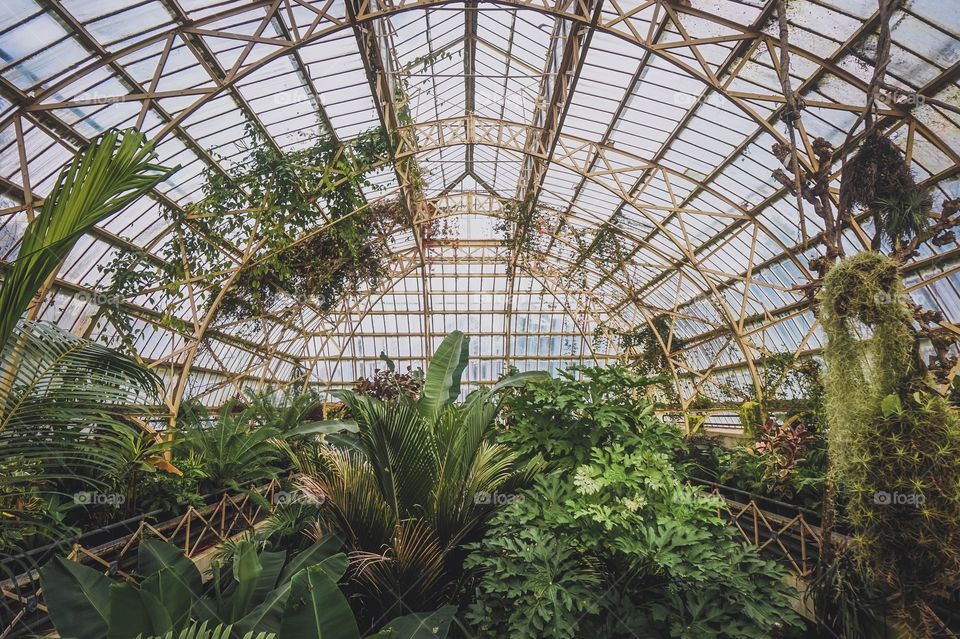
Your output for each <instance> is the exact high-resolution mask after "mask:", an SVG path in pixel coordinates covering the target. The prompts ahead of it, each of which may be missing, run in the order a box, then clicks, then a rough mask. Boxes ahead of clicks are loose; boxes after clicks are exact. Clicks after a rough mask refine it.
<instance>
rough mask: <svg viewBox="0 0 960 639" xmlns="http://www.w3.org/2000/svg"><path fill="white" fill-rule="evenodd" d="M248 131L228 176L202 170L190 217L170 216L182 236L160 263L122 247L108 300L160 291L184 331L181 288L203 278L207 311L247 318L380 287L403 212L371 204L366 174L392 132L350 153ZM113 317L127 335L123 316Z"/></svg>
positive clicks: (165, 248)
mask: <svg viewBox="0 0 960 639" xmlns="http://www.w3.org/2000/svg"><path fill="white" fill-rule="evenodd" d="M247 133H248V139H247V140H246V142H245V143H244V145H243V148H242V149H241V154H240V158H241V159H240V160H239V161H238V162H236V163H235V164H234V165H233V167H232V168H231V169H230V171H229V172H228V173H222V172H219V171H216V170H214V169H212V168H210V169H207V170H206V171H205V172H204V180H205V181H204V187H203V198H202V199H201V200H200V201H199V202H197V203H196V204H194V205H192V206H191V207H189V209H188V210H186V211H185V212H184V211H180V210H174V209H166V210H165V215H166V216H167V218H168V220H169V221H170V222H171V224H172V225H173V228H175V229H177V232H176V233H172V234H171V235H170V236H169V237H168V239H167V241H166V242H165V243H164V244H162V245H161V246H160V247H159V248H158V251H157V252H158V254H159V256H160V258H162V259H160V260H157V259H155V258H153V257H152V256H151V255H148V254H146V253H143V252H136V251H134V252H131V251H122V252H119V253H117V254H116V255H115V257H114V260H113V261H112V262H111V263H110V264H108V265H107V266H106V267H104V268H103V270H104V272H105V273H106V274H107V275H108V276H109V278H110V280H109V281H110V283H109V285H108V287H107V289H106V290H105V291H104V295H105V296H107V298H108V299H131V298H133V297H136V296H137V295H139V294H142V293H143V292H145V291H147V292H153V293H156V294H162V295H164V296H165V297H164V299H165V300H166V304H167V305H168V307H169V308H170V311H169V312H168V313H167V314H165V316H164V321H165V322H166V323H167V324H168V325H169V326H170V327H171V328H174V329H184V328H185V326H182V325H181V324H182V321H181V320H179V318H178V313H177V312H176V309H177V308H178V307H180V306H181V305H182V302H183V300H182V298H181V297H180V295H181V294H182V292H183V285H184V284H185V283H187V282H191V281H192V280H193V279H195V278H197V277H202V278H203V280H204V282H203V285H202V286H201V285H199V284H198V285H196V286H195V287H193V288H194V289H195V290H196V291H197V292H198V293H200V298H201V299H202V300H203V303H204V304H205V308H206V310H208V311H209V310H214V312H215V313H216V316H217V317H218V318H220V319H221V320H239V321H241V322H242V321H246V320H248V319H249V318H251V317H257V316H260V315H262V314H264V313H266V312H268V311H271V310H274V309H275V307H276V306H277V305H278V304H279V302H280V301H281V300H283V299H288V300H292V301H295V302H303V303H309V304H311V305H313V306H314V307H315V308H317V309H319V310H327V309H329V308H331V307H332V306H333V304H334V303H335V302H337V301H338V300H339V299H340V298H341V297H342V295H343V294H344V293H345V292H348V291H351V290H355V289H356V288H357V287H358V286H360V285H361V284H367V285H371V284H375V283H376V282H377V281H378V280H379V277H380V274H381V270H382V265H383V255H382V252H383V250H384V242H383V239H382V234H383V232H384V230H385V228H387V227H389V225H391V224H393V223H395V222H396V221H397V220H398V216H399V215H400V213H399V211H398V209H397V205H396V204H395V203H392V202H380V203H378V204H376V205H371V206H367V205H366V201H365V198H364V189H365V188H372V185H371V183H370V182H369V180H368V174H369V173H370V172H371V171H372V170H373V169H374V167H375V166H376V165H377V164H378V163H379V162H381V161H382V160H383V158H384V156H385V153H386V151H387V140H386V136H384V135H383V133H382V132H381V131H380V130H379V129H376V130H373V131H370V132H367V133H365V134H363V135H361V136H360V137H358V138H357V139H356V140H354V141H352V142H351V143H350V144H349V145H347V146H344V145H342V144H341V143H340V142H339V141H337V140H335V139H333V138H330V137H327V136H322V135H321V136H315V137H313V138H311V139H310V140H309V143H308V144H305V145H303V146H302V147H298V148H297V149H296V150H292V151H279V150H277V149H276V148H275V147H273V146H272V145H271V144H269V143H267V142H266V141H265V140H264V139H263V138H262V136H261V135H260V134H259V133H258V132H257V131H256V129H254V128H250V129H249V130H248V132H247ZM241 260H243V261H244V262H245V265H244V267H243V268H242V269H240V270H239V271H236V266H237V263H238V262H239V261H241ZM191 286H192V285H191ZM215 307H216V308H215ZM104 311H105V312H106V313H107V315H108V316H109V317H110V319H111V320H112V321H113V322H114V324H115V325H117V326H118V327H121V328H122V329H123V332H124V333H125V335H124V338H125V339H129V337H130V335H131V334H132V333H133V332H134V331H133V325H132V322H131V319H130V317H129V316H127V314H126V312H125V310H124V309H123V308H122V307H120V306H118V305H108V306H106V307H105V308H104Z"/></svg>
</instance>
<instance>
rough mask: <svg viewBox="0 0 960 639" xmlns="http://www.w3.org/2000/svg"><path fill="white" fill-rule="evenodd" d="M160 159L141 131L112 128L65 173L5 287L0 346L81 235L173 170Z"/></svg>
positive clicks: (34, 222)
mask: <svg viewBox="0 0 960 639" xmlns="http://www.w3.org/2000/svg"><path fill="white" fill-rule="evenodd" d="M155 157H156V154H155V152H154V150H153V144H152V143H148V142H147V141H146V137H145V136H144V135H143V134H142V133H140V132H139V131H136V130H134V129H127V130H126V131H107V132H106V133H104V134H103V135H101V136H100V137H98V138H96V139H94V140H93V141H92V142H91V143H90V144H89V145H88V146H87V148H85V149H84V150H83V151H81V152H80V153H78V154H77V155H76V156H75V157H74V158H73V161H72V162H71V163H70V164H69V165H68V166H67V167H66V168H64V169H63V171H61V172H60V175H59V177H58V178H57V181H56V183H55V184H54V185H53V189H52V190H51V191H50V194H49V195H48V196H47V197H46V199H44V201H43V208H42V209H41V211H40V214H39V215H37V217H35V218H34V219H33V220H32V221H31V222H30V224H29V225H28V226H27V229H26V231H25V232H24V235H23V241H22V243H21V245H20V253H19V256H18V257H17V260H16V262H15V263H14V265H13V268H12V269H11V270H10V272H9V273H8V274H7V276H6V278H5V279H4V282H3V287H2V289H0V344H4V343H5V342H6V341H7V340H8V339H9V337H10V335H11V333H13V330H14V327H15V326H16V324H17V321H18V320H19V319H20V316H21V315H23V312H24V311H25V310H26V309H27V307H28V306H29V305H30V301H31V300H32V299H33V297H34V296H35V295H36V294H37V292H38V291H39V290H40V289H41V287H42V286H43V284H44V282H45V281H46V280H47V278H48V277H49V276H50V274H51V273H53V272H54V270H55V269H56V268H57V265H58V264H59V263H60V262H61V261H62V260H63V259H64V258H65V257H66V256H67V254H68V253H69V252H70V249H71V248H72V247H73V245H74V243H75V242H76V241H77V240H78V239H79V238H80V236H81V235H83V234H84V233H86V232H87V231H89V230H90V229H91V228H92V227H93V226H94V225H95V224H97V223H98V222H100V221H101V220H103V219H105V218H107V217H109V216H110V215H113V214H114V213H116V212H117V211H120V210H122V209H123V208H124V207H126V206H127V205H128V204H130V203H131V202H133V201H134V200H136V199H138V198H139V197H141V196H142V195H143V194H144V193H146V192H147V191H149V190H150V189H152V188H153V187H154V186H156V185H157V184H159V183H160V182H162V181H163V180H165V179H166V178H168V177H169V176H170V175H171V173H173V170H169V169H167V168H165V167H162V166H160V165H158V164H154V163H153V160H154V159H155ZM174 170H175V169H174Z"/></svg>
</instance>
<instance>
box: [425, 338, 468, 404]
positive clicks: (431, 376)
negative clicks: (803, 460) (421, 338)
mask: <svg viewBox="0 0 960 639" xmlns="http://www.w3.org/2000/svg"><path fill="white" fill-rule="evenodd" d="M469 358H470V338H468V337H467V336H466V335H464V334H463V333H462V332H460V331H453V332H452V333H450V334H449V335H447V336H446V337H445V338H443V341H442V342H441V343H440V347H439V348H438V349H437V352H436V353H434V354H433V359H431V360H430V365H429V366H427V373H426V377H425V378H424V382H423V391H422V392H421V393H420V399H419V401H418V402H417V407H418V409H419V410H420V413H421V414H422V415H423V416H424V417H425V418H426V419H428V420H432V419H434V418H436V416H437V415H438V414H439V413H440V409H441V408H442V407H443V406H445V405H447V404H449V403H451V402H453V401H455V400H456V399H457V396H458V395H460V377H461V376H462V375H463V370H464V369H465V368H466V367H467V361H468V360H469Z"/></svg>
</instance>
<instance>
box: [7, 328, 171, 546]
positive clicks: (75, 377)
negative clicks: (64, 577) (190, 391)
mask: <svg viewBox="0 0 960 639" xmlns="http://www.w3.org/2000/svg"><path fill="white" fill-rule="evenodd" d="M0 376H2V377H3V378H5V379H7V380H8V391H7V392H6V393H5V394H4V395H3V396H2V397H0V460H3V462H4V463H5V464H7V465H13V466H15V467H16V468H12V467H11V468H6V469H5V472H2V473H0V510H2V517H0V544H2V541H3V539H6V540H8V542H9V541H10V540H13V539H16V538H17V536H18V530H19V531H20V532H24V531H26V530H30V531H31V534H41V535H49V534H52V533H54V532H55V530H54V529H53V528H52V524H51V522H49V521H45V520H44V516H43V513H42V512H41V513H33V512H29V511H28V510H25V509H23V508H22V507H21V505H22V504H24V503H26V502H27V501H28V500H29V498H31V497H37V496H40V497H46V496H49V495H54V494H61V493H63V488H58V486H62V485H64V483H65V482H69V483H70V484H72V485H73V486H74V487H76V486H77V485H78V484H79V485H80V486H82V487H85V488H88V489H105V488H107V487H108V484H107V482H108V481H109V478H110V477H113V476H116V474H117V472H118V470H119V468H120V466H121V465H122V463H123V461H124V457H123V455H122V451H123V450H124V446H125V444H126V441H127V439H126V438H127V436H128V434H129V433H130V432H131V431H134V432H135V431H136V430H138V429H139V426H137V425H136V424H135V423H134V422H133V421H132V418H133V417H136V416H142V415H144V414H148V413H149V412H150V411H151V410H152V409H153V407H154V406H156V405H157V404H158V403H159V392H160V389H161V386H160V381H159V379H158V378H157V377H156V376H155V375H154V374H153V373H152V372H150V371H149V370H147V369H145V368H143V367H142V366H140V365H139V364H137V363H136V362H134V361H133V360H130V359H128V358H126V357H125V356H123V355H122V354H120V353H118V352H116V351H113V350H111V349H109V348H106V347H105V346H101V345H99V344H95V343H93V342H90V341H88V340H84V339H82V338H80V337H77V336H75V335H71V334H70V333H67V332H65V331H63V330H61V329H59V328H57V327H56V326H54V325H53V324H49V323H46V322H27V321H24V322H23V323H22V324H20V325H19V326H18V327H15V329H14V333H13V339H10V340H8V341H7V343H6V344H5V345H4V347H3V349H2V355H0ZM18 469H19V470H21V471H25V472H18Z"/></svg>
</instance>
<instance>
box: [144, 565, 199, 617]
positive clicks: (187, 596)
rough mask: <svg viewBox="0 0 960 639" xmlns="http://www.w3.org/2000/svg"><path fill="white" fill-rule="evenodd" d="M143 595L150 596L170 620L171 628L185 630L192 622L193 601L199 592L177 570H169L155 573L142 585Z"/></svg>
mask: <svg viewBox="0 0 960 639" xmlns="http://www.w3.org/2000/svg"><path fill="white" fill-rule="evenodd" d="M140 591H141V594H142V595H146V594H150V595H152V596H153V597H154V598H155V599H156V602H157V603H158V604H159V606H161V607H162V608H163V610H164V611H165V613H166V614H167V616H168V617H169V619H170V624H171V628H175V629H177V628H183V627H184V626H185V625H186V624H187V623H189V622H190V619H191V612H192V611H193V601H194V599H196V598H197V597H198V596H199V591H198V590H194V589H193V588H192V585H191V584H190V583H189V582H188V581H187V580H185V579H184V578H183V576H182V574H181V573H180V572H178V571H176V570H173V569H170V568H167V569H164V570H160V571H159V572H155V573H153V574H152V575H150V576H149V577H147V578H146V579H144V580H143V582H142V583H141V584H140Z"/></svg>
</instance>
